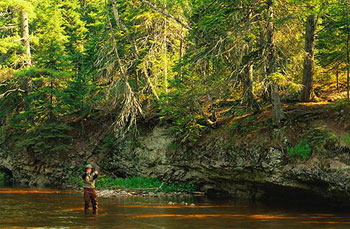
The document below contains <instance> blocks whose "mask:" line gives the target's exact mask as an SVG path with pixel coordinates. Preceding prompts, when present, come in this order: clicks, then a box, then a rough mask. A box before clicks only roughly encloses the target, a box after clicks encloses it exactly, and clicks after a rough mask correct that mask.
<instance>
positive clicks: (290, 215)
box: [0, 186, 350, 228]
mask: <svg viewBox="0 0 350 229" xmlns="http://www.w3.org/2000/svg"><path fill="white" fill-rule="evenodd" d="M98 200H99V212H98V214H97V215H93V214H92V212H91V209H90V212H89V213H88V214H85V213H84V210H83V198H82V193H81V192H76V191H71V190H58V189H50V188H24V187H18V186H12V187H9V186H2V187H0V202H1V203H2V207H3V209H2V214H0V225H1V226H5V227H69V228H194V227H195V228H202V227H203V228H264V227H269V228H322V227H323V228H329V227H337V228H349V227H350V217H349V216H350V214H347V213H346V212H338V211H332V210H331V209H320V208H317V207H309V205H308V204H306V205H305V204H304V205H303V204H301V203H300V202H299V203H298V204H296V203H295V205H291V204H290V203H289V202H287V201H275V200H273V201H272V200H271V201H270V202H267V203H264V202H246V201H234V200H230V199H225V198H220V199H208V198H206V197H190V198H170V197H162V198H160V197H158V198H156V197H153V198H151V197H137V196H134V197H127V198H99V199H98ZM186 203H187V204H192V203H193V204H194V205H192V206H191V205H186Z"/></svg>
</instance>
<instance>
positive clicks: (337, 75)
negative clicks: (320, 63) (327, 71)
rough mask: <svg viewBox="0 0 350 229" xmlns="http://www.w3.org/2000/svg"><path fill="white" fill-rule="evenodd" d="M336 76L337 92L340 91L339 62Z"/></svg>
mask: <svg viewBox="0 0 350 229" xmlns="http://www.w3.org/2000/svg"><path fill="white" fill-rule="evenodd" d="M336 78H337V92H338V93H339V64H338V65H337V70H336Z"/></svg>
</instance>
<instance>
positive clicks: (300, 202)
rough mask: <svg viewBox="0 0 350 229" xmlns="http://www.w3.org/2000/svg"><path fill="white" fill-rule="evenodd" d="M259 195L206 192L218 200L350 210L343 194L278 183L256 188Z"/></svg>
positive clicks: (280, 206) (295, 207) (271, 205)
mask: <svg viewBox="0 0 350 229" xmlns="http://www.w3.org/2000/svg"><path fill="white" fill-rule="evenodd" d="M255 192H259V195H251V196H250V198H237V197H235V196H233V195H232V194H230V193H229V192H226V191H222V190H215V189H210V190H208V191H207V192H206V197H207V198H208V199H210V200H213V201H218V202H232V201H233V202H241V201H243V202H249V203H250V204H258V205H259V204H263V205H264V206H270V207H271V208H281V209H282V208H286V206H288V208H291V209H295V210H296V211H297V210H298V209H302V210H304V211H314V210H319V211H324V212H329V211H335V212H350V199H348V198H345V197H344V196H342V195H341V194H340V195H339V196H338V197H335V196H336V195H333V196H332V197H324V196H321V195H319V194H315V192H312V191H309V190H304V189H298V188H290V187H283V186H278V185H269V186H264V187H263V188H262V187H260V188H259V189H256V190H255ZM248 196H249V194H248Z"/></svg>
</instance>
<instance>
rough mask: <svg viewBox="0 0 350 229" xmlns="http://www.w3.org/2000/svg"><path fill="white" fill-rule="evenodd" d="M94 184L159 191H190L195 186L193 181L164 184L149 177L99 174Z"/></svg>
mask: <svg viewBox="0 0 350 229" xmlns="http://www.w3.org/2000/svg"><path fill="white" fill-rule="evenodd" d="M96 186H97V188H109V189H117V188H122V189H127V190H133V189H150V190H154V191H161V192H175V191H176V192H178V191H181V192H186V191H187V192H191V191H194V190H195V186H194V184H193V183H177V184H175V183H173V184H166V183H163V182H161V181H159V180H158V179H157V178H151V177H130V178H126V179H121V178H110V177H106V176H101V177H100V178H99V179H98V181H96Z"/></svg>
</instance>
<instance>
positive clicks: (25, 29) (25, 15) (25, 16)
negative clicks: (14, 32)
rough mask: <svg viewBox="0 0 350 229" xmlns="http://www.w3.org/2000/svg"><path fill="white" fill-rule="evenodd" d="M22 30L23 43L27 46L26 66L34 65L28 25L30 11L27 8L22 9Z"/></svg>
mask: <svg viewBox="0 0 350 229" xmlns="http://www.w3.org/2000/svg"><path fill="white" fill-rule="evenodd" d="M20 14H21V20H20V21H21V31H22V43H23V45H24V47H25V58H24V59H25V63H24V66H25V67H30V66H32V55H31V53H30V42H29V27H28V12H27V11H25V10H22V11H21V13H20Z"/></svg>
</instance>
